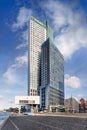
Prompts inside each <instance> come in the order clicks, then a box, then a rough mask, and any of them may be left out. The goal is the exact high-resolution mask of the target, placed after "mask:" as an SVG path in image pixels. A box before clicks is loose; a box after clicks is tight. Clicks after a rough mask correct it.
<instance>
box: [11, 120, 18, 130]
mask: <svg viewBox="0 0 87 130" xmlns="http://www.w3.org/2000/svg"><path fill="white" fill-rule="evenodd" d="M9 121H10V122H11V124H12V125H13V126H14V127H15V128H16V130H19V128H18V127H17V126H16V125H15V123H14V122H13V121H12V120H11V119H10V118H9Z"/></svg>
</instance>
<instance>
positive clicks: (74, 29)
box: [44, 0, 87, 59]
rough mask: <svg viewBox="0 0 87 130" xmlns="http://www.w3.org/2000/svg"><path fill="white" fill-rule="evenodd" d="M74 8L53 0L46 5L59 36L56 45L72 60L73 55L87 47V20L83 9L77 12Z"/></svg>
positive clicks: (56, 37)
mask: <svg viewBox="0 0 87 130" xmlns="http://www.w3.org/2000/svg"><path fill="white" fill-rule="evenodd" d="M48 5H49V6H48ZM73 8H74V7H71V6H70V5H67V4H63V3H61V2H59V1H52V0H51V1H49V3H48V4H45V5H44V9H45V10H46V13H47V15H48V16H49V17H50V18H51V19H52V20H51V21H52V22H53V27H54V31H55V32H56V34H57V35H56V36H55V39H54V43H55V44H56V45H57V47H58V48H59V50H60V51H61V53H62V54H63V55H64V58H65V59H69V58H71V56H72V55H73V53H74V52H75V51H77V50H78V49H80V48H81V47H87V36H86V35H87V29H86V28H85V19H86V18H85V16H84V13H83V12H82V10H81V9H79V10H78V11H75V10H74V9H73Z"/></svg>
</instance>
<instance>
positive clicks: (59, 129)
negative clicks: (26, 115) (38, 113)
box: [26, 119, 64, 130]
mask: <svg viewBox="0 0 87 130" xmlns="http://www.w3.org/2000/svg"><path fill="white" fill-rule="evenodd" d="M26 120H28V121H31V122H34V121H33V120H30V119H26ZM35 123H37V124H40V125H43V126H47V127H50V128H54V129H57V130H64V129H62V128H58V127H55V126H51V125H47V124H44V123H42V122H38V121H35Z"/></svg>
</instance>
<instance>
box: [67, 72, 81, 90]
mask: <svg viewBox="0 0 87 130" xmlns="http://www.w3.org/2000/svg"><path fill="white" fill-rule="evenodd" d="M80 86H81V81H80V79H79V78H78V77H76V76H70V75H68V74H66V75H65V87H71V88H79V87H80Z"/></svg>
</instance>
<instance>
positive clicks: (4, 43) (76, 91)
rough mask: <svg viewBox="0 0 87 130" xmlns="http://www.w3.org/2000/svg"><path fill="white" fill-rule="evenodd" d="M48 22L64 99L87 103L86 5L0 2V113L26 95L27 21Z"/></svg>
mask: <svg viewBox="0 0 87 130" xmlns="http://www.w3.org/2000/svg"><path fill="white" fill-rule="evenodd" d="M30 15H33V16H35V17H36V18H37V19H39V20H41V21H42V22H45V21H46V20H48V21H49V23H50V25H51V26H52V28H53V31H54V44H55V45H56V46H57V47H58V48H59V50H60V51H61V53H62V54H63V55H64V61H65V62H64V70H65V72H64V75H65V76H64V77H65V98H68V97H70V96H71V95H72V96H74V97H75V98H77V99H80V98H81V97H84V98H85V99H86V100H87V94H86V93H87V85H86V81H87V60H86V59H87V1H86V0H37V1H36V0H29V1H28V0H7V1H5V0H1V1H0V30H1V31H0V109H3V108H8V107H11V106H15V105H14V97H15V96H16V95H26V94H27V84H28V83H27V82H28V77H27V73H28V72H27V68H28V67H27V66H28V58H27V54H28V28H29V17H30Z"/></svg>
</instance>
